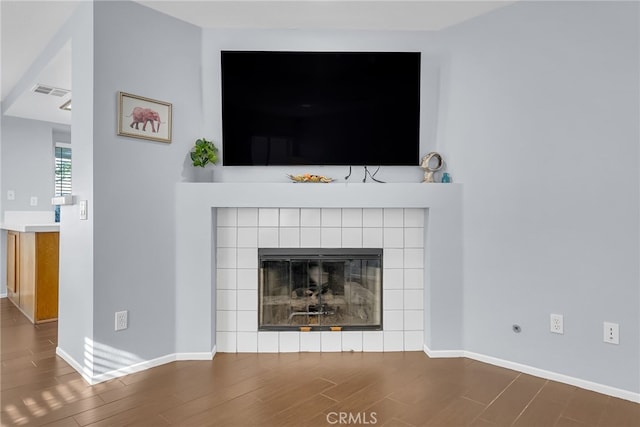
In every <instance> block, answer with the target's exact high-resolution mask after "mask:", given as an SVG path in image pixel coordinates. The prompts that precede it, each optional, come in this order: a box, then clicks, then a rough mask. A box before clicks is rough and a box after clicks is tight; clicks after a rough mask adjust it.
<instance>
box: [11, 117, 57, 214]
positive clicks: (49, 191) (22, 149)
mask: <svg viewBox="0 0 640 427" xmlns="http://www.w3.org/2000/svg"><path fill="white" fill-rule="evenodd" d="M60 128H62V129H63V130H64V128H67V129H68V126H64V125H55V124H53V123H47V122H41V121H38V120H29V119H21V118H17V117H9V116H5V117H3V120H2V148H1V149H2V158H3V159H4V160H3V163H2V189H1V196H2V199H3V208H4V210H8V211H43V210H44V211H51V210H53V206H52V205H51V197H53V193H54V169H55V167H54V144H53V131H54V129H56V130H57V129H60ZM58 132H59V131H58V130H57V131H56V133H58ZM8 190H14V191H15V193H16V199H15V200H6V199H7V191H8ZM31 196H36V197H38V206H31V205H30V198H31ZM2 214H3V215H2V217H3V218H4V211H3V212H2Z"/></svg>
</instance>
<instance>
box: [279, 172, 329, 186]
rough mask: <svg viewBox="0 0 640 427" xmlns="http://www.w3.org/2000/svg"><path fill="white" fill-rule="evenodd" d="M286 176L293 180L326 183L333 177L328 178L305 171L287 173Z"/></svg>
mask: <svg viewBox="0 0 640 427" xmlns="http://www.w3.org/2000/svg"><path fill="white" fill-rule="evenodd" d="M287 176H288V177H289V179H290V180H291V181H293V182H313V183H323V184H328V183H330V182H332V181H333V178H328V177H326V176H322V175H312V174H310V173H305V174H303V175H287Z"/></svg>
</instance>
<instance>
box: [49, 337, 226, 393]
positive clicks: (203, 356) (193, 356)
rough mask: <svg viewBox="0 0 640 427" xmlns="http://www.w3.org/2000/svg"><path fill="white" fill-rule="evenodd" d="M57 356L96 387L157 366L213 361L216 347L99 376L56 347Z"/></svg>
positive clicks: (135, 365) (160, 358) (146, 361)
mask: <svg viewBox="0 0 640 427" xmlns="http://www.w3.org/2000/svg"><path fill="white" fill-rule="evenodd" d="M56 354H57V355H58V356H60V357H61V358H62V359H64V361H65V362H67V363H68V364H69V365H71V367H72V368H73V369H75V370H76V371H78V373H79V374H80V375H81V376H82V378H83V379H84V380H85V381H86V382H87V383H89V385H94V384H98V383H101V382H104V381H108V380H112V379H114V378H119V377H123V376H125V375H129V374H133V373H136V372H140V371H145V370H147V369H150V368H155V367H156V366H160V365H165V364H167V363H171V362H176V361H181V360H212V359H213V357H214V356H215V354H216V347H215V346H214V347H213V349H212V350H211V352H210V353H208V352H199V353H173V354H168V355H166V356H161V357H157V358H155V359H151V360H145V361H142V362H139V363H135V364H133V365H130V366H125V367H123V368H120V369H115V370H113V371H109V372H105V373H103V374H98V375H93V373H91V372H89V370H88V369H86V368H85V367H84V366H82V364H80V363H78V362H77V361H76V360H75V359H74V358H72V357H71V356H69V354H67V353H66V352H65V351H64V350H62V349H61V348H60V347H56Z"/></svg>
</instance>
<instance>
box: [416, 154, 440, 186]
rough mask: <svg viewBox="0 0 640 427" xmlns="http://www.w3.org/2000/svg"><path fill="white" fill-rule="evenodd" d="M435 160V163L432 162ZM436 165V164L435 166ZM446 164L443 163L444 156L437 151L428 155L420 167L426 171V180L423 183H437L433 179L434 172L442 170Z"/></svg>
mask: <svg viewBox="0 0 640 427" xmlns="http://www.w3.org/2000/svg"><path fill="white" fill-rule="evenodd" d="M432 159H435V162H432V161H431V160H432ZM434 163H435V164H434ZM443 165H444V162H443V161H442V156H441V155H440V154H438V153H436V152H435V151H432V152H431V153H428V154H426V155H425V156H424V157H423V158H422V160H421V161H420V167H421V168H422V169H424V179H423V180H422V182H435V180H434V179H433V174H434V172H437V171H439V170H440V169H442V166H443Z"/></svg>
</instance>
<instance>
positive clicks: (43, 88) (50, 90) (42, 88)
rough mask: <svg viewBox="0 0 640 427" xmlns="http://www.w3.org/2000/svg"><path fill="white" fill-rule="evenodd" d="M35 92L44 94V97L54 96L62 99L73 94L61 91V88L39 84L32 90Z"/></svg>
mask: <svg viewBox="0 0 640 427" xmlns="http://www.w3.org/2000/svg"><path fill="white" fill-rule="evenodd" d="M31 90H32V91H33V92H36V93H42V94H44V95H53V96H57V97H62V96H65V95H66V94H68V93H69V92H71V91H70V90H67V89H60V88H59V87H53V86H47V85H43V84H39V83H38V84H37V85H35V86H34V87H33V88H32V89H31Z"/></svg>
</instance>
